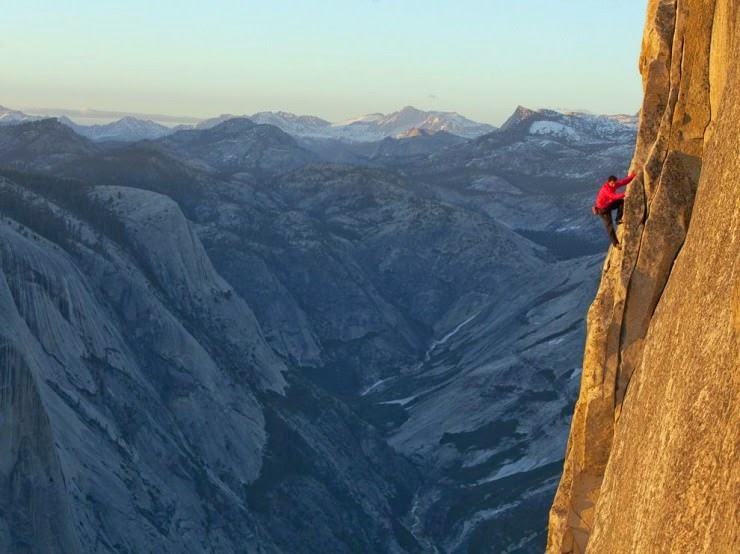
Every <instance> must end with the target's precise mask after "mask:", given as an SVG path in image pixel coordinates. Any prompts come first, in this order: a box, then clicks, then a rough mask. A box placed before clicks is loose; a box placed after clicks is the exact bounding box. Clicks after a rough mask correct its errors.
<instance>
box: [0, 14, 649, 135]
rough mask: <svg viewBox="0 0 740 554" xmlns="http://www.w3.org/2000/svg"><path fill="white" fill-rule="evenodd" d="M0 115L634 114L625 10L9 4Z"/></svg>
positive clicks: (636, 93) (630, 33)
mask: <svg viewBox="0 0 740 554" xmlns="http://www.w3.org/2000/svg"><path fill="white" fill-rule="evenodd" d="M4 4H5V5H4V6H3V12H4V14H3V15H4V17H3V18H2V20H0V32H2V35H1V36H2V39H0V55H2V56H3V58H4V59H5V62H4V63H3V66H2V68H0V78H1V79H2V82H3V97H2V98H1V99H0V104H2V105H5V106H7V107H10V108H15V109H23V110H33V109H36V110H39V109H43V108H47V109H49V108H51V109H66V110H80V109H83V108H90V109H94V110H98V111H102V112H111V111H115V112H121V113H135V114H166V115H169V116H175V117H179V118H197V119H205V118H208V117H214V116H217V115H220V114H224V113H232V114H252V113H256V112H261V111H286V112H291V113H295V114H299V115H315V116H318V117H321V118H323V119H326V120H328V121H331V122H338V121H343V120H346V119H348V118H351V117H356V116H359V115H363V114H367V113H376V112H380V113H391V112H394V111H397V110H399V109H401V108H402V107H403V106H407V105H412V106H415V107H417V108H418V109H421V110H425V111H432V110H434V111H446V112H458V113H460V114H462V115H464V116H465V117H468V118H470V119H472V120H475V121H479V122H483V123H490V124H493V125H500V124H501V123H502V122H503V121H504V120H505V119H506V118H507V117H508V116H509V115H510V114H511V113H512V112H513V110H514V109H515V108H516V106H517V105H523V106H527V107H531V108H533V109H537V108H541V107H554V106H559V107H562V108H557V109H566V110H573V111H588V112H592V113H600V114H619V113H625V114H633V113H636V112H637V111H638V109H639V106H640V102H641V98H642V87H641V84H640V76H639V73H638V70H637V59H638V50H639V44H640V38H641V35H642V24H643V19H644V5H643V3H642V2H637V1H634V0H628V1H616V0H604V1H603V2H601V3H600V5H598V6H594V5H592V4H593V3H590V2H587V1H586V0H567V1H566V0H560V1H558V0H553V1H547V2H546V1H544V0H526V1H522V2H518V3H516V4H511V3H507V2H503V1H502V0H488V1H486V2H483V1H482V0H460V1H458V2H455V3H454V4H453V3H451V2H444V1H442V0H438V1H434V0H426V1H422V0H406V1H404V2H402V3H391V2H388V1H384V0H356V1H349V2H348V1H346V0H325V1H324V2H323V3H322V6H321V9H318V8H317V7H316V3H315V2H308V1H307V0H292V1H288V0H282V1H278V2H270V3H269V4H267V3H260V2H235V1H232V0H214V1H213V2H210V3H208V4H207V5H204V4H202V3H198V2H192V1H188V2H178V3H174V2H161V3H157V4H150V3H145V2H143V1H142V0H132V1H131V2H128V3H127V4H126V5H125V6H122V5H102V4H100V3H93V2H85V1H84V0H69V1H68V2H65V3H64V5H56V4H53V5H44V6H37V5H35V6H31V5H30V4H28V3H26V2H20V1H17V0H9V1H8V2H5V3H4Z"/></svg>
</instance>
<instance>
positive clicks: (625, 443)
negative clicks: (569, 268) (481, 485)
mask: <svg viewBox="0 0 740 554" xmlns="http://www.w3.org/2000/svg"><path fill="white" fill-rule="evenodd" d="M739 14H740V9H739V8H738V2H737V0H650V2H649V5H648V11H647V23H646V28H645V33H644V39H643V47H642V55H641V59H640V70H641V73H642V75H643V84H644V88H645V100H644V104H643V107H642V117H641V124H640V130H639V135H638V143H637V147H636V150H635V157H634V160H633V163H632V168H633V169H634V170H636V171H637V172H638V174H639V177H638V179H636V180H635V181H634V182H633V183H632V184H631V185H630V186H629V187H628V188H629V190H628V192H627V201H626V218H625V225H624V229H622V231H621V232H622V237H621V241H622V244H623V250H621V251H619V250H614V249H612V251H610V253H609V256H608V257H607V260H606V263H605V266H604V271H603V276H602V281H601V285H600V288H599V291H598V293H597V296H596V299H595V300H594V303H593V305H592V306H591V309H590V310H589V314H588V337H587V343H586V348H585V354H584V363H583V377H582V382H581V394H580V398H579V400H578V403H577V405H576V410H575V414H574V418H573V424H572V429H571V436H570V439H569V443H568V451H567V455H566V462H565V468H564V473H563V477H562V480H561V483H560V487H559V489H558V493H557V495H556V498H555V502H554V504H553V507H552V511H551V514H550V529H549V539H548V552H551V553H561V552H562V553H570V552H572V553H580V552H585V551H586V550H587V548H588V551H589V552H597V553H598V552H630V553H632V552H737V551H740V542H738V534H737V528H738V507H737V506H738V505H739V503H738V498H740V475H739V473H740V470H739V469H738V464H737V462H736V460H737V459H739V458H740V446H739V445H740V413H739V412H738V401H739V400H740V353H739V351H738V333H740V329H739V327H740V289H739V288H738V287H739V285H738V283H740V261H739V260H740V236H739V235H740V223H739V220H740V203H739V202H738V198H739V196H738V193H739V191H738V186H737V181H738V174H740V142H739V140H738V136H739V135H738V128H739V126H740V108H739V106H738V102H739V100H738V99H740V81H739V79H740V76H739V75H738V70H737V56H738V54H740V40H739V38H738V32H740V23H739V22H738V17H739Z"/></svg>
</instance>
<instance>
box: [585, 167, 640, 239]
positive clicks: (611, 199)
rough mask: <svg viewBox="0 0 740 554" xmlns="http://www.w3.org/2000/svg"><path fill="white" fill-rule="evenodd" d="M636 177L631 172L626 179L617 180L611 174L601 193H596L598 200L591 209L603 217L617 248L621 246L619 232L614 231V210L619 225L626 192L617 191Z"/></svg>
mask: <svg viewBox="0 0 740 554" xmlns="http://www.w3.org/2000/svg"><path fill="white" fill-rule="evenodd" d="M634 178H635V173H634V172H633V173H630V174H629V175H628V176H627V177H625V178H624V179H622V180H620V181H617V178H616V177H615V176H614V175H610V176H609V179H607V180H606V183H604V184H603V185H601V188H600V189H599V193H598V194H597V195H596V202H595V203H594V207H593V208H591V211H592V212H593V213H594V214H595V215H598V216H599V217H601V220H602V221H603V222H604V227H606V233H607V234H608V235H609V239H610V240H611V241H612V244H613V245H614V247H615V248H621V246H620V245H619V241H618V240H617V233H616V232H615V231H614V226H613V225H612V210H617V219H616V223H617V225H621V223H622V214H623V212H624V193H623V192H617V189H618V188H622V187H624V186H627V185H628V184H629V183H630V182H631V181H632V179H634Z"/></svg>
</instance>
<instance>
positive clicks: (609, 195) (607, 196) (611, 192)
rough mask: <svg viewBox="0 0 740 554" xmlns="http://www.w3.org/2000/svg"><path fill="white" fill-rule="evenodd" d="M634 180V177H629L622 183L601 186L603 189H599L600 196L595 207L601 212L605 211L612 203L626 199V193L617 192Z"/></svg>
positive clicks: (597, 197)
mask: <svg viewBox="0 0 740 554" xmlns="http://www.w3.org/2000/svg"><path fill="white" fill-rule="evenodd" d="M634 178H635V176H634V175H629V176H627V177H625V178H624V179H622V180H621V181H614V182H610V181H607V182H606V183H604V184H603V185H601V188H600V189H599V194H597V195H596V203H595V204H594V206H595V207H596V208H598V209H600V210H603V209H605V208H608V207H609V205H610V204H611V203H612V202H615V201H616V200H621V199H622V198H624V193H623V192H617V189H618V188H622V187H624V186H626V185H628V184H629V183H630V182H631V181H632V179H634Z"/></svg>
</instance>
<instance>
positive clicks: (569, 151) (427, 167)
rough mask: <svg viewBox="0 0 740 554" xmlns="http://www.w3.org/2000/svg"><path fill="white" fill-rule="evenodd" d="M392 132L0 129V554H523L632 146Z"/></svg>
mask: <svg viewBox="0 0 740 554" xmlns="http://www.w3.org/2000/svg"><path fill="white" fill-rule="evenodd" d="M381 119H382V118H378V119H376V120H374V121H375V122H376V123H377V122H378V121H380V120H381ZM302 124H303V125H305V126H309V125H311V124H316V125H319V124H320V123H317V122H315V121H313V122H311V121H304V122H303V123H302ZM366 124H367V122H364V123H362V125H366ZM399 124H400V123H399ZM404 124H406V123H404ZM554 124H557V125H556V126H555V129H557V130H558V132H554V133H542V132H540V131H541V130H542V129H543V128H544V129H547V128H550V127H549V126H551V125H554ZM389 125H390V123H389ZM561 125H562V127H567V128H568V129H572V130H573V131H572V132H570V131H565V132H561V131H562V127H560V126H561ZM609 127H611V128H612V129H613V134H612V135H610V134H609V132H607V131H606V130H605V129H607V128H609ZM413 129H417V127H414V128H413ZM404 133H405V134H404V136H402V137H400V138H393V137H386V138H384V139H383V140H381V141H377V142H373V143H355V142H346V141H339V140H336V139H326V138H319V139H315V138H314V139H312V138H309V137H300V136H291V134H289V133H287V132H285V131H284V130H281V129H280V128H278V127H277V126H274V125H271V124H267V123H259V122H257V121H254V120H253V119H250V118H231V117H229V118H225V119H224V120H223V121H220V122H218V123H216V124H215V125H213V126H208V125H207V126H205V128H201V129H180V130H176V131H174V132H173V133H171V134H168V135H166V136H162V137H159V138H150V139H148V140H141V141H138V142H134V143H116V142H102V141H101V142H94V141H92V140H89V139H87V138H85V137H83V136H80V135H79V134H77V133H76V132H75V131H73V129H72V128H70V127H69V126H67V125H65V124H64V123H63V122H61V121H59V120H56V121H55V120H43V121H30V122H26V123H20V124H15V125H6V126H3V127H0V168H3V169H2V171H0V175H2V176H1V177H0V198H1V200H2V201H1V202H0V212H1V213H2V218H0V236H2V241H0V256H2V273H0V317H1V318H2V319H3V322H4V325H3V326H2V327H0V354H1V355H0V369H2V371H3V375H5V376H7V379H6V381H5V382H7V383H10V384H9V387H10V389H9V390H11V391H12V393H11V395H10V396H4V397H3V398H6V400H3V401H2V402H0V410H2V418H0V421H2V425H4V426H5V427H4V429H7V430H8V434H7V435H6V436H8V437H12V439H9V440H10V442H9V443H8V444H9V445H10V446H9V447H8V449H7V453H5V452H4V453H3V456H6V457H7V459H10V460H16V461H17V460H21V459H22V460H31V461H29V462H24V463H15V464H10V465H9V466H8V467H14V468H16V469H14V470H13V472H11V473H8V472H4V470H3V471H0V484H1V485H2V486H3V488H2V489H0V490H4V491H7V492H6V493H4V495H3V496H2V497H1V498H0V503H1V505H2V506H3V510H2V512H0V546H2V547H3V549H4V551H8V552H20V551H21V548H22V547H25V546H23V545H28V544H31V545H43V547H44V548H46V549H47V551H50V552H56V551H66V552H105V553H107V552H116V551H121V550H126V549H128V550H129V551H135V552H140V551H148V550H152V549H156V550H157V551H158V552H181V551H183V549H188V548H193V545H197V546H195V548H198V549H200V550H204V551H214V552H215V551H233V552H253V551H254V552H256V551H270V552H286V551H289V552H317V551H332V552H429V551H438V552H440V551H444V552H459V553H463V552H473V553H475V552H490V551H495V552H506V551H509V552H515V551H518V552H538V551H541V550H542V547H543V545H544V541H545V518H546V513H547V509H548V506H549V504H550V502H551V499H552V495H553V493H554V489H555V485H556V482H557V479H558V477H559V475H560V468H561V465H562V459H563V455H564V452H563V444H564V438H565V436H566V435H567V432H568V428H569V425H570V418H569V414H570V413H571V409H572V404H573V402H574V400H575V396H576V391H577V385H578V376H579V374H580V365H579V357H580V352H581V350H582V344H583V334H584V329H583V320H582V314H583V313H584V312H585V308H586V305H587V303H588V301H589V299H590V298H591V297H592V295H593V292H594V286H595V279H596V274H597V273H598V270H599V267H600V264H601V261H602V260H603V252H604V250H605V248H606V245H607V239H606V237H605V236H604V233H603V231H602V230H601V229H600V227H599V223H598V222H597V221H595V220H594V218H593V216H591V214H590V211H589V206H590V202H591V201H592V199H593V193H594V190H593V188H594V186H595V185H596V184H598V183H600V182H601V180H602V179H603V175H604V174H605V173H607V174H608V173H618V172H620V170H623V169H624V168H625V166H626V163H627V160H628V159H629V155H630V153H631V149H632V147H633V145H634V128H633V127H630V120H629V119H628V120H625V121H620V119H618V118H603V119H601V118H598V117H596V116H586V115H582V114H557V113H555V112H549V111H531V110H525V109H519V110H517V112H516V113H515V114H514V115H513V116H512V118H511V119H510V120H509V122H507V124H506V125H504V126H503V127H502V129H500V130H494V131H492V132H490V133H487V134H485V135H482V136H480V137H478V138H475V139H465V138H462V137H459V136H455V135H453V134H449V133H447V132H445V131H440V132H432V131H427V130H407V131H405V132H404ZM349 158H352V160H353V161H352V162H351V163H348V162H347V159H349ZM343 160H344V161H343ZM29 410H30V412H29ZM27 413H33V418H31V419H28V418H26V417H25V415H24V414H27ZM34 482H35V483H38V482H43V483H46V485H45V486H44V487H43V488H39V487H32V486H31V485H30V483H34ZM29 491H30V492H29Z"/></svg>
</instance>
